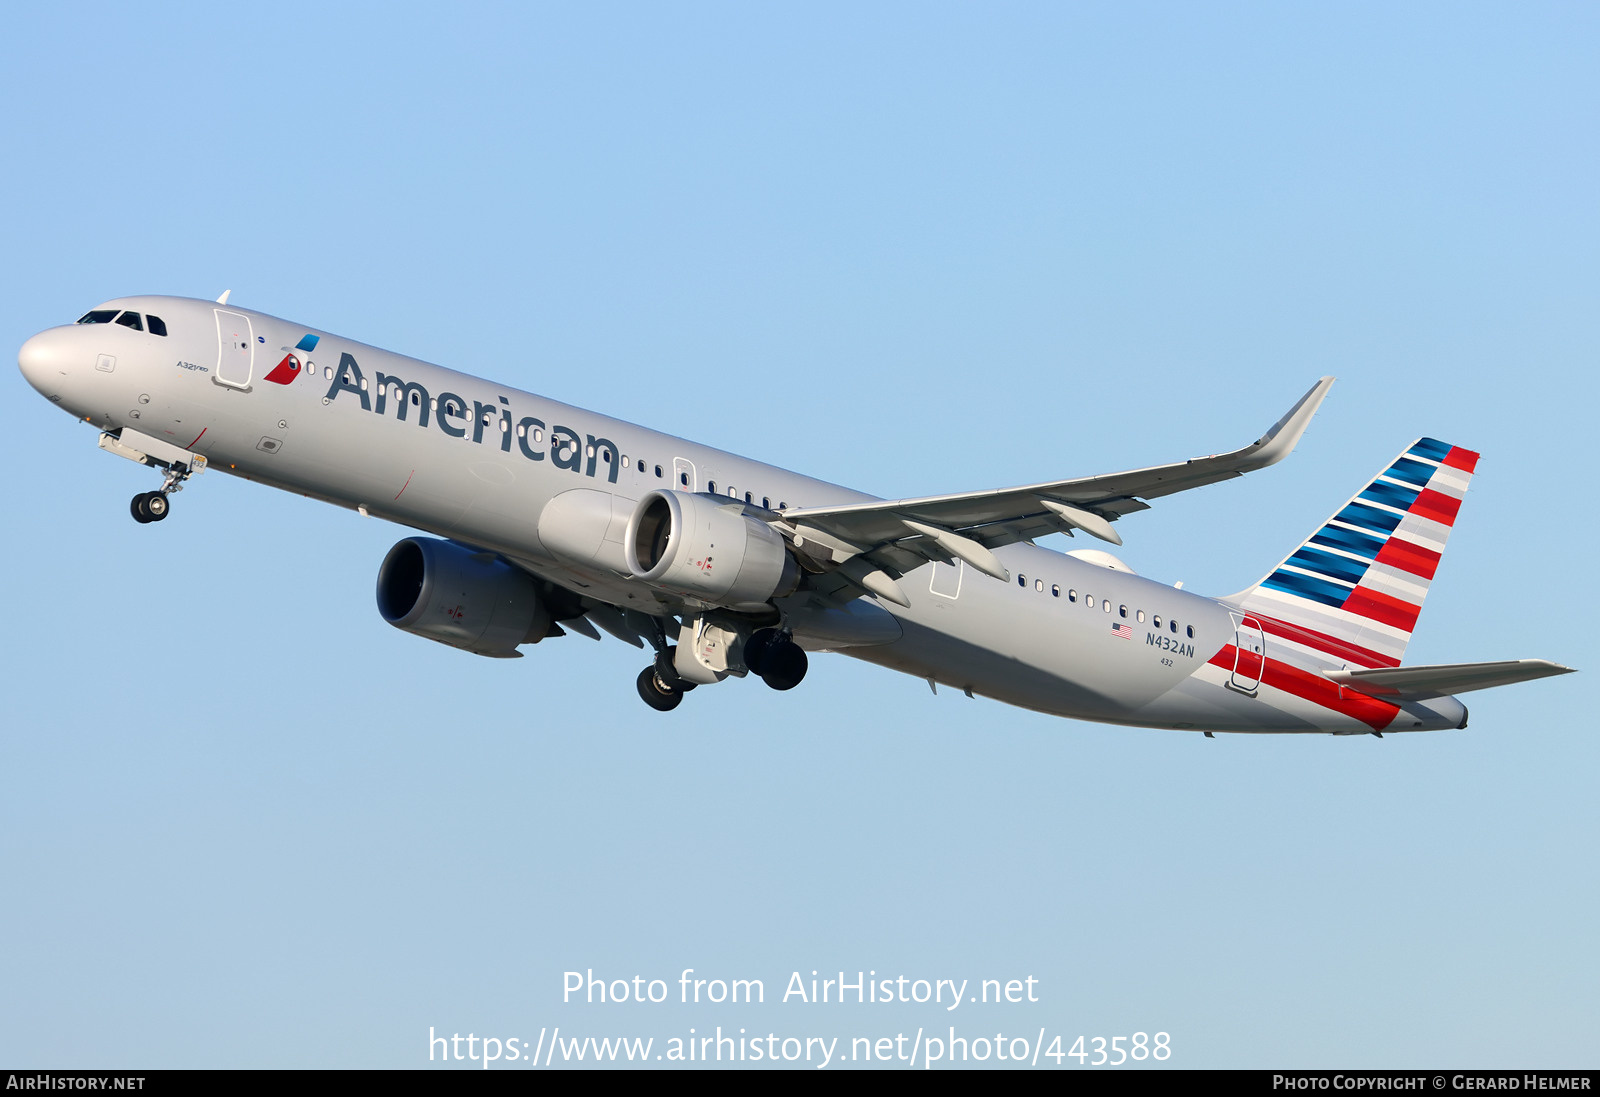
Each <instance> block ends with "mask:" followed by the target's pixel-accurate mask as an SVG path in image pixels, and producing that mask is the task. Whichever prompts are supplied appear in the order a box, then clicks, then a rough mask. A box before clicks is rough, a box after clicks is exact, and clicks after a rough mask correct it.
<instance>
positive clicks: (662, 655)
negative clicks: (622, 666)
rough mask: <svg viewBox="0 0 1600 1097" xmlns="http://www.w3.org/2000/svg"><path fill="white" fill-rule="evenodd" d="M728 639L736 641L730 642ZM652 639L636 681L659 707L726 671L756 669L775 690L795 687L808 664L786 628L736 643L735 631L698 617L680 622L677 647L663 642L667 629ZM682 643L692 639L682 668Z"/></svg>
mask: <svg viewBox="0 0 1600 1097" xmlns="http://www.w3.org/2000/svg"><path fill="white" fill-rule="evenodd" d="M685 637H687V638H688V639H685ZM730 639H732V640H734V641H735V642H734V643H729V642H728V640H730ZM650 641H651V645H652V646H653V647H654V648H655V649H656V657H655V662H653V663H651V664H650V665H649V666H647V667H645V668H644V669H643V670H641V671H640V672H639V678H638V683H637V684H638V687H639V696H640V697H641V698H642V699H643V700H644V703H645V704H647V705H649V706H650V707H651V708H653V709H655V710H656V711H657V712H671V711H672V710H673V709H675V708H677V707H678V706H679V705H680V704H682V703H683V695H684V694H685V693H688V692H689V691H690V690H692V689H694V688H695V686H697V685H707V684H710V683H712V682H720V681H722V680H723V679H724V678H726V677H727V676H728V675H729V674H736V675H739V676H741V677H742V676H744V675H746V674H754V675H756V676H757V677H758V678H760V679H761V680H762V681H763V682H765V683H766V684H767V685H768V686H770V687H771V688H773V689H778V690H785V689H793V688H794V687H795V686H798V685H799V684H800V682H801V680H802V679H804V678H805V676H806V668H807V666H808V661H807V659H806V653H805V651H804V649H802V648H801V647H800V645H799V644H797V643H795V642H794V639H793V637H791V636H790V634H789V633H788V632H786V631H782V630H780V629H775V628H764V629H758V630H756V631H755V632H754V633H752V634H751V635H750V637H749V638H748V639H746V640H744V642H743V644H742V645H739V644H737V642H736V641H737V634H736V633H734V632H732V631H731V630H728V629H721V628H720V627H719V626H716V625H710V624H708V623H707V622H705V621H704V620H703V619H697V620H695V621H694V622H692V623H691V624H687V625H685V626H684V629H683V632H682V634H681V635H680V643H679V645H678V646H676V647H674V646H671V645H669V644H668V643H667V639H666V633H665V630H662V631H661V632H660V633H659V634H658V635H656V636H652V637H651V638H650ZM683 643H690V644H691V646H690V647H689V649H688V651H689V652H691V653H694V654H691V655H690V656H689V657H688V658H687V659H686V660H684V662H683V664H682V667H681V669H680V665H679V655H680V653H682V652H683V650H684V649H683V647H682V644H683ZM730 648H731V649H732V650H733V651H736V652H738V653H739V656H740V658H742V665H740V663H739V662H738V661H737V660H730V659H729V658H728V652H729V649H730ZM691 676H693V677H691ZM696 679H698V680H696Z"/></svg>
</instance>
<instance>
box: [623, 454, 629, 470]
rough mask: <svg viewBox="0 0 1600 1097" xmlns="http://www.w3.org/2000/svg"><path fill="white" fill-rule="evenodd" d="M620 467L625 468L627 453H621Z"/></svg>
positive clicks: (626, 465)
mask: <svg viewBox="0 0 1600 1097" xmlns="http://www.w3.org/2000/svg"><path fill="white" fill-rule="evenodd" d="M622 467H623V468H627V467H628V455H627V454H626V453H624V454H623V455H622Z"/></svg>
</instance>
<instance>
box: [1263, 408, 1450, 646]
mask: <svg viewBox="0 0 1600 1097" xmlns="http://www.w3.org/2000/svg"><path fill="white" fill-rule="evenodd" d="M1477 464H1478V455H1477V454H1476V453H1474V452H1473V451H1471V450H1468V449H1462V448H1461V447H1459V446H1450V445H1446V444H1445V443H1443V442H1440V441H1438V440H1436V439H1433V438H1421V439H1418V440H1417V441H1416V442H1415V443H1414V444H1413V445H1412V446H1411V447H1410V448H1409V449H1407V450H1406V452H1404V453H1402V454H1401V455H1400V456H1399V457H1397V458H1395V460H1394V461H1393V462H1392V463H1391V464H1390V465H1389V466H1388V467H1387V468H1385V469H1384V470H1383V471H1381V472H1379V473H1378V475H1377V476H1376V477H1374V478H1373V479H1372V481H1371V482H1369V483H1368V484H1367V486H1366V487H1365V488H1364V489H1363V490H1362V491H1361V492H1360V493H1359V494H1358V495H1357V496H1356V497H1355V498H1354V499H1352V500H1350V502H1349V503H1347V504H1345V506H1344V507H1343V508H1342V509H1341V510H1340V511H1339V512H1338V513H1337V514H1336V515H1334V517H1332V518H1330V519H1329V520H1328V521H1327V522H1326V523H1325V524H1324V525H1323V526H1322V528H1321V529H1319V530H1317V531H1316V532H1315V533H1314V534H1312V535H1311V537H1310V538H1309V539H1308V540H1307V541H1306V542H1305V543H1304V544H1302V545H1301V546H1300V547H1299V548H1298V549H1296V550H1295V551H1294V552H1293V553H1292V554H1291V555H1290V556H1289V557H1288V559H1286V560H1284V561H1283V563H1281V564H1279V565H1278V567H1277V568H1276V569H1275V570H1274V571H1273V572H1272V574H1270V575H1268V576H1267V577H1266V578H1265V579H1263V580H1262V581H1261V582H1260V583H1259V584H1257V585H1256V586H1255V587H1253V588H1251V589H1250V590H1248V591H1246V592H1244V594H1242V595H1240V596H1239V597H1238V598H1237V599H1236V602H1237V605H1238V606H1239V607H1240V608H1241V609H1244V610H1246V611H1248V612H1250V613H1255V614H1263V613H1264V614H1265V615H1266V616H1267V617H1269V618H1272V619H1275V620H1276V622H1278V623H1280V624H1282V623H1287V624H1288V625H1289V626H1291V627H1293V628H1294V629H1296V630H1298V632H1299V633H1300V637H1301V638H1299V639H1297V640H1296V641H1293V642H1298V643H1306V642H1307V641H1306V640H1305V639H1304V637H1306V636H1307V635H1309V636H1312V637H1323V638H1325V640H1326V641H1328V643H1324V644H1322V646H1321V651H1322V652H1323V653H1324V654H1326V655H1328V656H1329V657H1330V658H1337V659H1342V660H1343V661H1344V662H1345V663H1347V664H1348V663H1351V662H1356V661H1357V660H1359V661H1361V662H1364V663H1365V664H1366V665H1368V666H1380V665H1385V664H1387V665H1390V666H1393V665H1397V664H1398V663H1399V661H1400V656H1401V655H1402V654H1403V653H1404V651H1405V647H1406V643H1407V641H1409V640H1410V638H1411V631H1412V629H1413V628H1415V627H1416V623H1417V615H1418V614H1419V613H1421V612H1422V603H1423V600H1424V599H1425V598H1426V597H1427V593H1428V584H1429V583H1430V582H1431V581H1432V579H1433V577H1434V575H1435V573H1436V572H1437V571H1438V569H1439V559H1440V554H1441V553H1442V552H1443V551H1444V547H1445V542H1446V541H1447V540H1448V539H1449V537H1450V530H1451V528H1452V527H1453V526H1454V525H1455V520H1456V515H1457V514H1458V513H1459V512H1460V510H1461V500H1462V497H1463V496H1464V495H1465V493H1466V490H1467V486H1468V484H1469V483H1470V482H1471V479H1472V474H1473V472H1474V471H1475V470H1476V468H1477ZM1269 628H1270V626H1269ZM1280 635H1282V633H1281V632H1280ZM1285 638H1286V639H1287V637H1285ZM1269 644H1270V641H1269ZM1311 646H1313V647H1316V646H1317V645H1316V644H1312V645H1311Z"/></svg>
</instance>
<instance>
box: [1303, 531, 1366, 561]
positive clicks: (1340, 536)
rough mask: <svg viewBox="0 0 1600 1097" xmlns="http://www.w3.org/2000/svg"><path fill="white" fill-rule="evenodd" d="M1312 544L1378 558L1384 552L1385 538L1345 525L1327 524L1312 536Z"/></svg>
mask: <svg viewBox="0 0 1600 1097" xmlns="http://www.w3.org/2000/svg"><path fill="white" fill-rule="evenodd" d="M1311 544H1313V545H1322V546H1324V547H1326V548H1333V549H1341V550H1343V551H1345V552H1350V553H1354V554H1355V555H1357V556H1364V557H1366V558H1367V559H1368V560H1375V559H1378V558H1379V557H1380V556H1381V555H1382V552H1383V538H1382V537H1374V536H1373V535H1372V534H1370V533H1365V532H1363V531H1361V530H1356V529H1345V528H1344V527H1343V526H1335V525H1327V526H1323V527H1322V529H1321V530H1319V531H1318V532H1317V534H1316V536H1314V537H1312V538H1311Z"/></svg>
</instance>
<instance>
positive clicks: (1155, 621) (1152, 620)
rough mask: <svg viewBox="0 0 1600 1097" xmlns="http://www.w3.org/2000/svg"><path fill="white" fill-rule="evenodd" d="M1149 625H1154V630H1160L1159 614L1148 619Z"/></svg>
mask: <svg viewBox="0 0 1600 1097" xmlns="http://www.w3.org/2000/svg"><path fill="white" fill-rule="evenodd" d="M1150 623H1151V624H1152V625H1154V626H1155V627H1156V628H1160V627H1161V614H1159V613H1158V614H1156V615H1155V616H1154V617H1152V618H1150Z"/></svg>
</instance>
